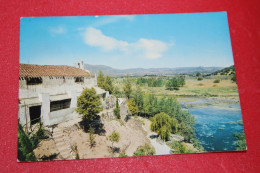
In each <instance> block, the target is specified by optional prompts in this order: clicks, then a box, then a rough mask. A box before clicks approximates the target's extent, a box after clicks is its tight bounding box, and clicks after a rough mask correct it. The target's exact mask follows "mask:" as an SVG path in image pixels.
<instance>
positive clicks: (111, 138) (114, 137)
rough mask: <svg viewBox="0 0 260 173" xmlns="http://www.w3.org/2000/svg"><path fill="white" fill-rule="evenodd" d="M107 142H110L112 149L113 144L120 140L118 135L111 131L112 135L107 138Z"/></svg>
mask: <svg viewBox="0 0 260 173" xmlns="http://www.w3.org/2000/svg"><path fill="white" fill-rule="evenodd" d="M109 140H110V141H111V142H112V148H113V144H114V142H118V141H119V140H120V135H119V133H118V132H115V131H113V133H112V134H111V135H110V136H109Z"/></svg>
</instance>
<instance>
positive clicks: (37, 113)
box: [29, 105, 41, 125]
mask: <svg viewBox="0 0 260 173" xmlns="http://www.w3.org/2000/svg"><path fill="white" fill-rule="evenodd" d="M29 109H30V120H31V125H33V124H35V123H37V122H40V121H41V105H40V106H31V107H30V108H29Z"/></svg>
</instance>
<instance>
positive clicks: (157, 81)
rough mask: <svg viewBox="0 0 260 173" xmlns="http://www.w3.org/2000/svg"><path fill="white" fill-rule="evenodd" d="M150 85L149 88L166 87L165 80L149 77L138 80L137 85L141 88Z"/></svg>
mask: <svg viewBox="0 0 260 173" xmlns="http://www.w3.org/2000/svg"><path fill="white" fill-rule="evenodd" d="M146 83H147V84H148V87H162V86H163V85H164V80H163V79H162V78H161V77H158V78H155V77H149V78H143V77H139V78H137V81H136V84H137V85H139V86H143V85H144V84H146Z"/></svg>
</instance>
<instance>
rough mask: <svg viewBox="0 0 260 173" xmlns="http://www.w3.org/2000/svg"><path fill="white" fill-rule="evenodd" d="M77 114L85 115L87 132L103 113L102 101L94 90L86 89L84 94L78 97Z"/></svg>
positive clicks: (83, 117)
mask: <svg viewBox="0 0 260 173" xmlns="http://www.w3.org/2000/svg"><path fill="white" fill-rule="evenodd" d="M77 107H78V108H77V109H76V112H78V113H79V114H81V115H83V116H82V121H83V124H84V128H85V130H87V129H88V128H89V126H90V124H91V123H92V122H93V121H94V120H96V119H97V118H98V115H97V114H98V113H99V112H100V111H102V109H103V108H102V106H101V101H100V99H99V96H98V95H97V94H96V91H95V89H94V88H91V89H88V88H86V89H85V90H84V91H83V92H82V94H81V95H80V96H79V97H78V102H77Z"/></svg>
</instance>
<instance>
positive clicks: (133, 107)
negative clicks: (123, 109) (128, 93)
mask: <svg viewBox="0 0 260 173" xmlns="http://www.w3.org/2000/svg"><path fill="white" fill-rule="evenodd" d="M127 105H128V109H129V111H130V112H131V113H132V115H137V114H138V112H139V109H138V106H137V105H136V103H135V101H134V99H132V98H130V99H129V100H128V102H127Z"/></svg>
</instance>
